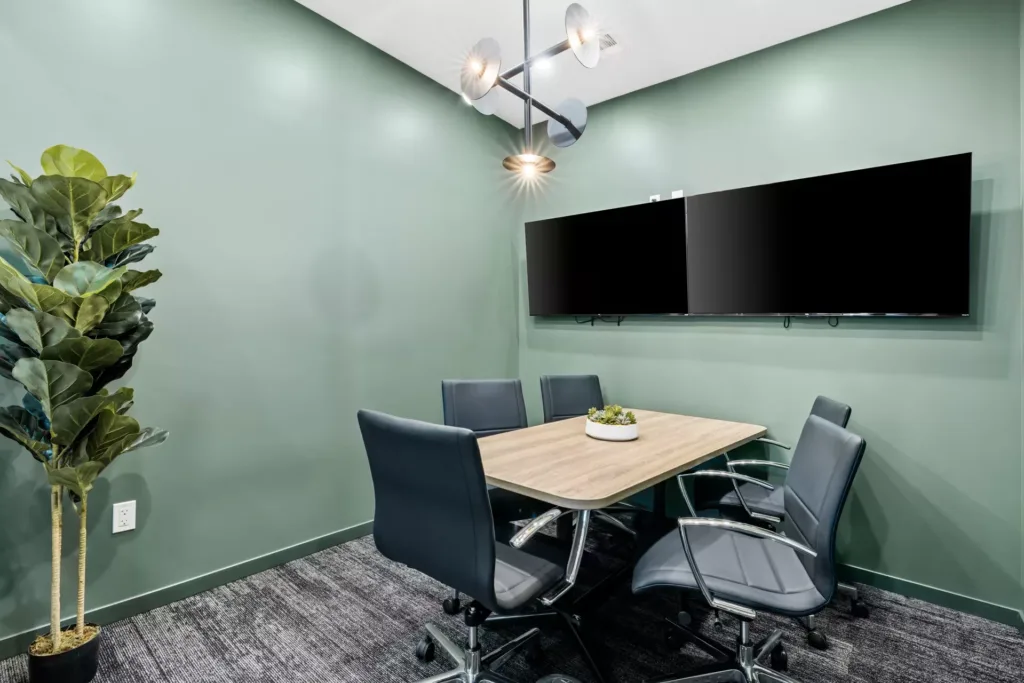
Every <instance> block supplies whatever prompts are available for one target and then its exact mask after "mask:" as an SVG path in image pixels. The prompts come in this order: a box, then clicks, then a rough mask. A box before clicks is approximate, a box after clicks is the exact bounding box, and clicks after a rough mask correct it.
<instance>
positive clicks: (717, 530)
mask: <svg viewBox="0 0 1024 683" xmlns="http://www.w3.org/2000/svg"><path fill="white" fill-rule="evenodd" d="M863 454H864V440H863V439H862V438H861V437H859V436H857V435H855V434H852V433H850V432H848V431H846V430H845V429H843V428H842V427H839V426H838V425H835V424H833V423H831V422H829V421H827V420H825V419H822V418H820V417H818V416H817V415H811V416H810V417H808V418H807V422H806V423H804V428H803V431H802V432H801V434H800V440H799V442H798V443H797V446H796V450H795V452H794V453H793V461H792V465H791V467H790V470H789V478H788V482H787V483H788V485H787V487H786V489H785V494H784V501H783V505H784V509H785V512H786V517H785V519H784V521H783V522H782V523H781V530H782V532H783V534H784V535H781V534H778V533H776V532H773V531H770V530H768V529H765V528H763V527H758V526H754V525H752V524H745V523H742V522H736V521H732V520H724V519H708V518H700V517H697V516H696V513H695V512H694V510H693V505H692V503H691V502H690V498H689V495H688V494H687V492H686V487H685V486H683V479H684V478H687V477H715V476H721V475H722V473H721V472H714V471H708V470H704V471H699V472H689V473H686V474H682V475H679V477H678V482H679V487H680V490H681V491H682V494H683V499H684V501H685V502H686V505H687V507H688V508H689V509H690V513H691V515H693V516H692V517H683V518H680V519H679V520H678V521H679V529H678V530H677V531H673V532H671V533H670V534H668V535H666V536H665V537H664V538H662V539H661V540H660V541H658V542H657V543H656V544H655V545H654V546H653V547H652V548H651V549H650V550H648V551H647V553H645V554H644V556H643V557H642V558H641V559H640V562H639V563H638V564H637V566H636V569H635V570H634V572H633V591H634V592H636V593H639V592H642V591H646V590H650V589H654V588H663V587H672V588H678V589H681V590H683V591H686V592H688V593H690V594H695V595H698V596H701V597H703V598H704V600H705V601H706V602H707V604H708V605H709V606H710V607H711V608H712V609H714V610H718V611H722V612H727V613H729V614H732V615H734V616H736V617H737V618H739V619H740V636H739V638H738V639H737V645H736V650H735V651H731V650H729V649H727V648H725V647H723V646H721V645H719V644H718V643H715V642H714V641H711V640H708V639H706V638H704V637H703V636H702V635H701V634H700V633H698V632H696V631H693V630H691V629H688V628H686V627H685V626H683V625H681V624H678V623H676V622H673V621H671V620H667V624H668V627H669V628H671V629H674V630H677V631H679V632H682V634H684V639H685V640H688V641H690V642H693V643H695V644H697V645H698V646H700V647H701V648H702V649H704V650H706V651H707V652H708V653H710V654H712V655H713V656H716V657H719V658H720V661H719V662H717V663H716V664H713V665H711V666H708V667H704V668H702V669H700V670H698V671H695V672H690V673H688V674H685V675H680V676H678V677H669V678H666V679H663V681H662V683H683V681H694V682H696V681H701V682H702V683H707V682H708V681H719V682H723V683H724V682H729V681H736V682H738V683H763V682H764V681H781V682H782V683H791V681H792V679H790V678H789V677H787V676H785V675H784V674H782V673H780V672H781V671H784V670H785V669H786V668H787V655H786V651H785V648H784V647H783V646H782V640H781V638H782V632H781V631H775V632H774V633H772V634H771V635H770V636H768V637H767V638H765V639H764V640H762V641H761V642H759V643H754V642H752V641H751V638H750V622H751V621H753V620H754V618H755V617H756V613H755V612H754V610H764V611H767V612H772V613H775V614H781V615H785V616H791V617H802V616H807V615H811V614H816V613H818V612H820V611H821V610H822V609H824V607H825V606H826V605H827V604H828V602H829V600H831V599H832V595H833V593H834V592H835V590H836V583H837V582H836V571H835V569H836V567H835V564H836V563H835V545H836V527H837V525H838V524H839V516H840V514H841V513H842V510H843V506H844V505H845V503H846V498H847V496H848V494H849V491H850V486H851V485H852V483H853V479H854V476H855V475H856V472H857V468H858V467H859V466H860V461H861V458H862V457H863ZM732 476H733V477H740V478H743V477H744V476H745V475H742V474H733V475H732ZM766 659H770V663H771V668H768V667H767V666H765V660H766Z"/></svg>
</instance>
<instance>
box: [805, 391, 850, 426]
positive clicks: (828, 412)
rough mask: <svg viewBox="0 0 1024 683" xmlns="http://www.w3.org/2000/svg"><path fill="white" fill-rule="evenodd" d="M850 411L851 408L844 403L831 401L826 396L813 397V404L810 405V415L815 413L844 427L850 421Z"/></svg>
mask: <svg viewBox="0 0 1024 683" xmlns="http://www.w3.org/2000/svg"><path fill="white" fill-rule="evenodd" d="M852 413H853V408H851V407H850V406H848V405H846V404H845V403H840V402H839V401H833V400H832V399H830V398H829V397H828V396H819V397H818V398H816V399H814V405H813V406H811V415H817V416H818V417H821V418H824V419H826V420H828V421H829V422H831V423H832V424H835V425H839V426H840V427H843V428H844V429H845V428H846V425H847V424H848V423H849V422H850V415H851V414H852Z"/></svg>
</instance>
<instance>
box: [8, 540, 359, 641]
mask: <svg viewBox="0 0 1024 683" xmlns="http://www.w3.org/2000/svg"><path fill="white" fill-rule="evenodd" d="M372 531H373V522H372V521H369V522H363V523H362V524H356V525H355V526H350V527H348V528H347V529H341V530H339V531H335V532H332V533H329V534H325V535H323V536H318V537H317V538H312V539H310V540H308V541H303V542H302V543H297V544H295V545H292V546H288V547H287V548H282V549H281V550H275V551H274V552H272V553H267V554H266V555H261V556H259V557H254V558H253V559H251V560H246V561H245V562H239V563H238V564H233V565H231V566H230V567H224V568H223V569H218V570H216V571H212V572H210V573H208V574H203V575H202V576H197V577H195V578H192V579H187V580H185V581H182V582H180V583H175V584H172V585H170V586H165V587H164V588H158V589H157V590H155V591H151V592H149V593H143V594H142V595H136V596H135V597H133V598H128V599H127V600H122V601H120V602H115V603H112V604H110V605H104V606H102V607H97V608H95V609H91V610H89V611H88V612H86V616H87V618H88V620H89V621H90V622H92V623H94V624H100V625H103V624H111V623H113V622H115V621H120V620H122V619H127V618H128V617H132V616H135V615H136V614H141V613H143V612H148V611H150V610H153V609H156V608H157V607H162V606H163V605H167V604H170V603H172V602H177V601H178V600H184V599H185V598H187V597H190V596H192V595H195V594H197V593H202V592H203V591H208V590H210V589H211V588H216V587H217V586H223V585H224V584H226V583H230V582H232V581H237V580H238V579H244V578H245V577H247V576H251V575H253V574H257V573H259V572H262V571H265V570H267V569H271V568H273V567H277V566H278V565H282V564H285V563H286V562H291V561H292V560H297V559H299V558H301V557H305V556H307V555H312V554H313V553H315V552H318V551H320V550H325V549H327V548H330V547H332V546H336V545H339V544H341V543H345V542H347V541H351V540H354V539H356V538H360V537H362V536H366V535H367V534H369V533H371V532H372ZM72 623H74V617H68V618H66V619H65V620H64V625H65V626H67V625H70V624H72ZM48 630H49V624H44V625H41V626H39V627H37V628H34V629H30V630H28V631H23V632H21V633H16V634H14V635H12V636H8V637H7V638H4V639H2V640H0V660H3V659H7V658H8V657H13V656H15V655H20V654H23V653H24V652H25V651H26V650H28V646H29V644H30V643H31V642H32V641H33V640H35V637H36V636H37V635H39V634H40V633H46V632H47V631H48Z"/></svg>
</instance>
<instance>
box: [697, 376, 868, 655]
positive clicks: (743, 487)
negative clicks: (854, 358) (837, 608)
mask: <svg viewBox="0 0 1024 683" xmlns="http://www.w3.org/2000/svg"><path fill="white" fill-rule="evenodd" d="M852 414H853V409H852V408H850V406H848V405H846V404H845V403H840V402H839V401H835V400H832V399H831V398H828V397H827V396H819V397H817V398H816V399H814V404H813V405H812V406H811V415H817V416H818V417H820V418H822V419H825V420H828V421H829V422H831V423H832V424H836V425H839V426H840V427H844V428H845V427H846V425H847V424H848V423H849V422H850V416H851V415H852ZM761 441H762V442H764V443H767V444H769V445H771V446H777V447H779V448H784V449H786V450H790V447H789V446H787V445H786V444H784V443H780V442H778V441H775V440H773V439H761ZM725 458H726V464H727V466H728V468H729V471H730V472H734V471H735V470H736V469H738V468H744V469H745V468H750V467H774V468H776V469H782V470H788V469H789V467H790V466H789V465H787V464H785V463H780V462H774V461H770V460H729V456H728V455H726V456H725ZM764 484H765V482H762V481H758V482H749V481H747V482H742V483H741V482H739V481H737V480H735V479H734V480H732V486H733V490H731V491H729V492H728V493H726V494H725V495H724V496H722V498H721V499H720V500H719V501H718V502H717V505H716V507H718V509H719V510H720V511H722V513H723V514H725V515H726V516H729V517H730V518H733V519H736V518H739V519H743V520H744V521H747V520H750V521H753V522H754V523H755V524H762V525H767V526H768V527H769V528H777V527H778V525H779V524H780V523H781V522H782V520H783V519H785V517H786V510H785V504H784V498H785V491H786V485H785V484H783V485H782V486H778V487H765V486H764ZM839 592H840V593H842V594H843V595H845V596H847V597H848V598H849V599H850V608H851V611H852V612H853V615H854V616H856V617H861V618H865V619H866V618H867V617H868V616H870V611H869V610H868V607H867V605H865V604H864V603H863V602H861V600H860V594H859V592H858V591H857V587H856V586H853V585H851V584H846V583H840V584H839ZM801 623H802V624H803V625H804V626H805V627H806V628H807V642H808V643H810V644H811V645H812V646H813V647H816V648H818V649H819V650H825V649H828V638H826V637H825V634H823V633H822V632H820V631H819V630H818V629H817V626H816V624H815V619H814V616H813V615H812V616H809V617H807V618H806V619H804V620H801Z"/></svg>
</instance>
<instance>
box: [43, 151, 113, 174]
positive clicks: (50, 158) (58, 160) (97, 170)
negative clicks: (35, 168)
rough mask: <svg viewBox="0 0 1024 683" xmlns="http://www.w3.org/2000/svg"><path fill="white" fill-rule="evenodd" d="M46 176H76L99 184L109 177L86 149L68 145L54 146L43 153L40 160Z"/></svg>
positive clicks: (105, 170)
mask: <svg viewBox="0 0 1024 683" xmlns="http://www.w3.org/2000/svg"><path fill="white" fill-rule="evenodd" d="M39 163H40V165H41V166H42V167H43V173H45V174H46V175H63V176H74V177H78V178H88V179H89V180H93V181H95V182H97V183H98V182H99V181H101V180H103V179H104V178H106V177H107V169H105V168H104V167H103V164H101V163H100V160H99V159H97V158H96V157H94V156H93V155H92V154H90V153H89V152H86V151H85V150H84V149H78V148H76V147H69V146H68V145H54V146H53V147H50V148H49V149H47V150H46V151H44V152H43V156H42V158H41V159H40V160H39Z"/></svg>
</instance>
